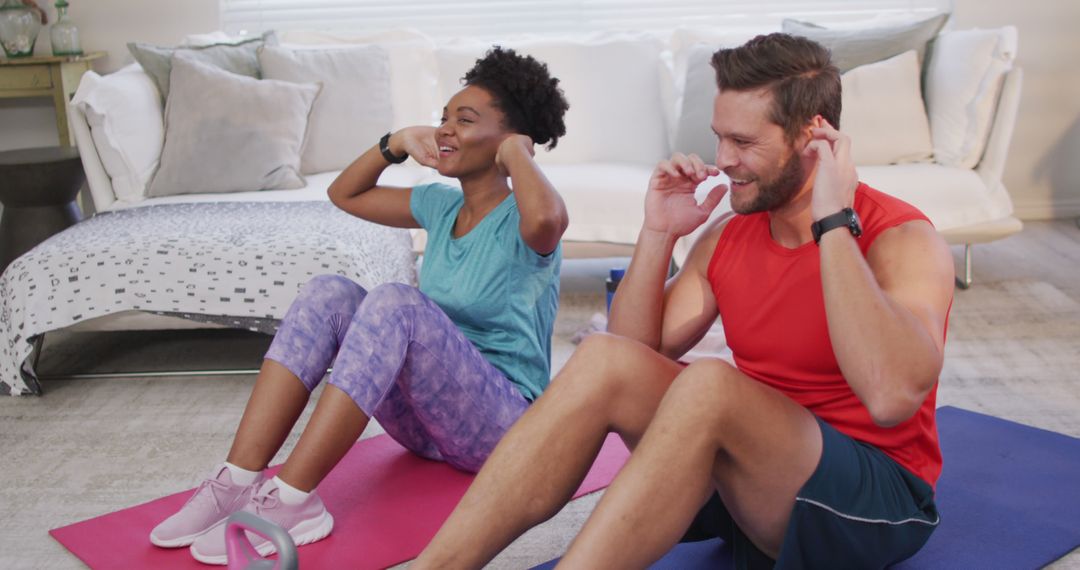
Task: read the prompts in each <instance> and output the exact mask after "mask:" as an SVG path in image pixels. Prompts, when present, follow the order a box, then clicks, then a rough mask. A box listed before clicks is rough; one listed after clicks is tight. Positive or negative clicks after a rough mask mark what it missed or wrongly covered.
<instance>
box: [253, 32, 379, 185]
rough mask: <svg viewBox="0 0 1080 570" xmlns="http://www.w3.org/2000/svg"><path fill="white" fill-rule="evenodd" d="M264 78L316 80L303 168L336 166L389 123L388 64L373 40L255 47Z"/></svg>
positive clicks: (309, 170)
mask: <svg viewBox="0 0 1080 570" xmlns="http://www.w3.org/2000/svg"><path fill="white" fill-rule="evenodd" d="M259 66H260V67H262V73H263V78H264V79H280V80H282V81H290V82H293V83H322V85H323V90H322V92H321V93H319V97H318V98H317V99H316V100H315V105H314V106H313V107H312V110H311V118H310V119H309V121H308V130H307V137H306V140H305V142H304V150H303V153H302V155H301V160H300V171H301V172H302V173H303V174H313V173H316V172H326V171H328V170H341V169H343V168H345V167H346V166H348V165H349V164H350V163H351V162H352V161H353V160H355V159H356V157H357V156H359V155H360V154H361V153H362V152H363V151H365V150H367V149H368V148H369V147H371V146H372V145H374V144H375V143H376V142H377V141H378V140H379V137H381V136H382V135H383V134H385V133H386V132H387V131H389V130H390V128H391V124H392V123H393V118H394V117H393V107H392V105H391V103H390V64H389V61H388V59H387V56H386V52H384V51H383V50H382V49H381V48H379V47H378V46H374V45H371V46H360V47H350V48H348V49H331V50H299V51H293V50H290V49H287V48H281V47H271V46H268V47H265V48H263V49H262V50H261V51H260V52H259Z"/></svg>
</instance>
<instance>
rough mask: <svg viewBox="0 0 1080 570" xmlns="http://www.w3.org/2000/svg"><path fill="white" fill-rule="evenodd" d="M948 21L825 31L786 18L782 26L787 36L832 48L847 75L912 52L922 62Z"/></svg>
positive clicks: (945, 17) (940, 18)
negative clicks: (915, 52) (852, 70)
mask: <svg viewBox="0 0 1080 570" xmlns="http://www.w3.org/2000/svg"><path fill="white" fill-rule="evenodd" d="M948 19H949V15H948V14H938V15H936V16H933V17H931V18H928V19H926V20H921V21H918V22H905V23H901V24H893V25H877V26H873V27H867V28H861V27H860V28H849V27H843V28H825V27H822V26H819V25H817V24H812V23H810V22H801V21H798V20H792V19H785V20H784V21H783V24H782V27H783V30H784V32H786V33H789V34H793V35H796V36H803V37H805V38H809V39H811V40H814V41H816V42H818V43H820V44H821V45H823V46H825V47H826V48H828V49H829V50H830V51H831V52H832V59H833V63H835V64H836V67H838V68H840V72H841V73H843V72H845V71H848V70H849V69H854V68H856V67H858V66H860V65H866V64H868V63H873V62H875V61H881V60H883V59H888V58H890V57H893V56H896V55H900V54H902V53H904V52H906V51H908V50H912V49H913V50H915V51H917V52H918V54H919V61H920V62H922V61H925V57H924V55H925V53H926V44H927V42H929V41H930V40H931V39H933V38H934V36H936V35H937V33H938V31H940V30H941V28H942V26H944V25H945V21H946V20H948Z"/></svg>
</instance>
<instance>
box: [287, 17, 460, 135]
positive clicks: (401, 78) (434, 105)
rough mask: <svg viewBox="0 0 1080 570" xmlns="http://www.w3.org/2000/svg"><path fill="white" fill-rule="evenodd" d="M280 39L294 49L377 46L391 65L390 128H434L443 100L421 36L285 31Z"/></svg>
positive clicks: (430, 50) (430, 48) (431, 49)
mask: <svg viewBox="0 0 1080 570" xmlns="http://www.w3.org/2000/svg"><path fill="white" fill-rule="evenodd" d="M281 37H282V43H283V45H284V47H289V48H291V49H293V50H301V49H334V48H348V47H352V46H362V45H377V46H379V47H380V48H382V49H383V50H384V51H385V52H386V55H387V57H388V58H389V63H390V100H391V101H392V102H393V109H394V119H393V125H392V128H393V129H394V130H398V129H402V128H405V127H410V126H413V125H434V124H435V122H436V121H437V120H438V119H439V112H440V110H441V109H442V107H443V104H444V103H445V101H442V100H440V99H439V87H438V74H439V71H438V64H437V63H436V60H435V44H434V42H432V41H431V39H430V38H428V37H427V36H425V35H424V34H422V33H420V32H418V31H415V30H403V29H391V30H383V31H377V32H357V33H344V32H314V31H310V32H309V31H284V32H282V35H281Z"/></svg>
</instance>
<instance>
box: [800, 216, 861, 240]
mask: <svg viewBox="0 0 1080 570" xmlns="http://www.w3.org/2000/svg"><path fill="white" fill-rule="evenodd" d="M843 227H846V228H847V229H848V230H849V231H850V232H851V235H853V236H855V237H859V236H861V235H862V224H861V222H859V214H856V213H855V210H852V209H851V208H844V209H843V210H840V211H839V212H837V213H835V214H832V215H831V216H825V217H824V218H821V219H820V220H818V221H816V222H814V223H812V224H810V233H811V234H813V236H814V243H818V242H820V241H821V236H823V235H825V232H827V231H829V230H835V229H836V228H843Z"/></svg>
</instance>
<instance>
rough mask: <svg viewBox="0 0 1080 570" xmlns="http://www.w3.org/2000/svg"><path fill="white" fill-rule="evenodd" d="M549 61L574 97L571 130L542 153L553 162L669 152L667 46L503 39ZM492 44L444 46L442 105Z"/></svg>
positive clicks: (631, 159) (651, 160) (650, 157)
mask: <svg viewBox="0 0 1080 570" xmlns="http://www.w3.org/2000/svg"><path fill="white" fill-rule="evenodd" d="M500 44H501V45H503V47H507V48H513V49H514V50H516V51H518V52H519V53H522V54H527V55H531V56H533V57H535V58H536V59H538V60H539V61H541V62H543V63H546V64H547V66H548V71H549V72H550V73H551V74H552V76H554V77H556V78H558V79H559V87H560V88H562V90H563V93H564V94H565V95H566V100H567V101H568V102H569V103H570V110H569V111H567V113H566V118H565V121H566V136H565V137H562V138H560V139H559V142H558V146H557V147H555V149H554V150H553V151H551V152H544V151H540V152H537V154H536V156H537V160H538V162H541V163H547V164H578V163H585V162H614V163H632V164H649V165H652V164H655V163H656V162H658V161H660V160H662V159H664V158H666V157H667V155H668V150H669V145H668V136H667V124H666V121H665V116H664V115H665V114H664V113H663V109H664V98H663V96H662V93H661V89H660V83H661V81H663V79H664V77H665V76H664V74H663V72H662V66H663V65H664V64H663V62H662V61H661V59H660V53H661V51H662V46H661V45H660V44H659V42H658V41H657V40H656V39H654V38H650V37H638V36H606V37H597V38H589V39H584V40H574V39H566V40H562V39H551V40H534V41H521V42H513V41H509V42H505V43H504V42H500ZM490 47H491V46H490V44H480V43H478V42H473V43H470V44H466V45H461V44H459V45H457V46H447V47H443V48H440V49H439V50H438V52H437V56H438V60H439V78H440V81H439V83H440V91H441V93H442V99H443V101H442V103H441V104H440V105H439V108H440V109H441V108H442V106H443V105H445V104H446V101H448V100H449V99H450V97H451V96H453V94H454V93H457V92H458V91H459V90H461V88H462V84H461V78H462V77H463V76H464V75H465V72H467V71H468V70H469V69H471V68H472V67H473V65H474V64H475V63H476V60H477V59H479V58H481V57H483V55H484V53H485V52H486V51H487V50H488V49H489V48H490Z"/></svg>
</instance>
